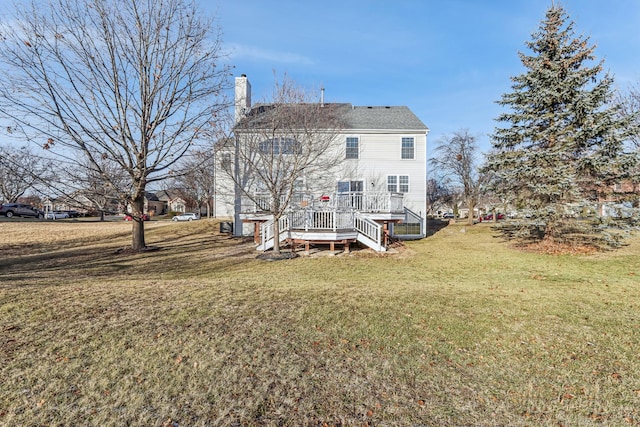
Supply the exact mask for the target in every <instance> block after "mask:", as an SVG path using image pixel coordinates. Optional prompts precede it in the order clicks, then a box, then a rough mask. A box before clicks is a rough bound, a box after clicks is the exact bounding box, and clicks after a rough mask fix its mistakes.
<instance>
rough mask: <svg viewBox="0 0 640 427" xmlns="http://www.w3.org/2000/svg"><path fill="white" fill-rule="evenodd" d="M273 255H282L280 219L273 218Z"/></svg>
mask: <svg viewBox="0 0 640 427" xmlns="http://www.w3.org/2000/svg"><path fill="white" fill-rule="evenodd" d="M273 253H274V254H276V255H280V217H278V218H276V217H274V218H273Z"/></svg>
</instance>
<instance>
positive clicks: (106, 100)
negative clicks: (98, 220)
mask: <svg viewBox="0 0 640 427" xmlns="http://www.w3.org/2000/svg"><path fill="white" fill-rule="evenodd" d="M201 16H202V14H201V13H200V11H199V10H198V9H197V7H196V5H195V3H194V2H190V1H188V0H154V1H142V2H141V1H137V0H51V1H48V2H38V1H36V0H33V1H32V3H31V6H30V7H29V8H24V9H20V10H17V11H16V17H15V19H14V20H12V22H11V25H4V26H2V28H3V34H2V35H3V40H2V42H1V43H0V61H2V62H4V65H5V67H4V68H5V70H6V71H7V72H8V73H9V75H8V76H7V77H6V78H4V79H3V80H2V82H1V83H0V113H1V114H2V115H3V116H4V117H5V118H7V119H10V120H11V121H12V123H11V125H10V126H11V128H12V129H13V130H15V131H20V132H22V134H23V135H24V137H26V138H27V139H28V140H30V141H34V142H36V143H38V144H39V145H41V146H42V147H44V148H45V149H48V150H49V151H51V152H52V153H56V154H57V155H60V156H64V157H65V158H67V159H73V158H82V159H85V158H86V159H88V161H89V162H90V164H91V165H92V166H93V169H94V170H95V171H97V172H98V173H101V167H102V166H101V165H102V162H103V161H105V160H106V161H108V163H109V164H111V163H113V164H116V165H118V167H119V168H121V170H122V173H123V174H125V175H126V176H127V178H128V180H129V184H130V185H129V187H128V188H127V193H125V194H123V197H124V198H125V199H126V201H127V204H128V205H130V206H131V210H132V214H133V215H132V216H133V218H134V221H133V229H132V247H133V249H135V250H139V249H143V248H144V247H145V246H146V244H145V239H144V226H143V222H142V220H141V217H142V214H143V208H144V197H145V189H146V187H147V184H149V183H152V182H155V181H159V180H162V179H165V178H166V177H167V176H170V175H171V173H172V172H175V168H177V165H178V164H177V162H178V160H179V159H180V158H181V157H182V155H183V154H184V153H185V152H187V150H190V149H193V148H194V146H196V145H197V144H198V143H199V141H200V140H201V138H202V137H203V136H204V135H206V134H207V128H208V127H209V126H210V125H211V120H212V119H213V118H215V117H216V115H217V113H218V112H219V111H221V109H223V108H225V107H226V106H225V105H224V102H221V99H222V98H221V94H222V90H223V89H224V85H225V83H226V81H227V77H228V70H227V69H226V67H222V66H220V64H219V60H220V57H221V41H220V37H219V35H218V34H217V33H215V34H213V38H211V37H210V33H211V29H212V22H211V21H208V20H203V19H202V18H201ZM73 151H78V152H80V153H81V154H82V155H81V156H78V155H75V154H72V152H73Z"/></svg>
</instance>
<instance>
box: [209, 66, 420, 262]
mask: <svg viewBox="0 0 640 427" xmlns="http://www.w3.org/2000/svg"><path fill="white" fill-rule="evenodd" d="M235 97H236V104H235V108H236V110H235V112H236V123H237V124H236V135H235V138H233V139H231V140H227V141H226V143H225V144H221V146H220V147H219V149H218V151H217V155H218V164H226V165H227V167H228V166H229V165H232V169H234V170H238V169H239V168H242V167H243V164H242V163H243V162H242V159H243V158H246V154H245V155H242V156H238V155H237V150H238V144H240V145H242V144H246V143H247V142H246V141H247V134H249V133H252V128H251V127H250V126H249V127H247V126H246V122H245V123H244V124H245V126H242V127H241V126H239V125H238V123H243V120H244V121H247V120H253V121H254V122H256V118H257V117H258V118H259V117H260V115H261V114H269V105H268V104H267V105H265V104H259V105H255V106H252V105H251V85H250V84H249V82H248V80H247V78H246V76H244V75H243V76H241V77H237V78H236V93H235ZM319 102H320V103H322V107H324V108H330V109H331V110H332V112H333V113H334V114H335V116H336V117H338V118H339V123H340V126H339V128H334V126H333V125H332V126H331V127H332V129H331V132H333V133H331V132H329V130H327V131H326V132H325V131H324V130H322V129H317V132H318V133H325V134H327V135H328V134H330V135H331V139H332V143H331V147H330V148H329V149H328V150H327V152H326V153H325V154H324V155H325V156H331V157H332V158H333V159H336V160H335V164H334V165H333V166H335V167H331V168H329V167H327V168H326V169H325V170H323V171H322V172H320V173H318V172H317V171H316V172H315V176H306V175H305V176H304V179H301V180H300V196H299V197H294V198H293V199H291V200H292V202H291V203H290V206H289V207H288V209H289V210H288V212H289V213H290V214H291V215H293V216H295V215H298V217H296V218H297V219H295V220H294V219H293V216H291V215H286V218H285V220H283V223H282V226H283V227H285V228H286V230H285V231H284V232H283V233H282V239H286V240H288V241H290V242H304V243H306V244H308V243H309V242H311V241H313V242H320V241H328V242H330V243H331V245H332V246H333V244H332V242H337V243H344V244H345V246H346V247H347V248H348V244H349V243H350V242H354V241H361V242H362V243H365V244H368V245H369V246H371V247H373V248H374V249H376V250H384V249H385V242H386V241H387V240H385V238H386V237H389V236H392V235H394V234H395V235H398V234H401V233H402V234H404V235H411V236H412V237H414V238H415V237H422V236H424V222H423V218H424V216H425V213H426V157H427V134H428V132H429V129H428V128H427V127H426V126H425V125H424V123H422V121H421V120H420V119H419V118H418V117H416V115H415V114H414V113H413V112H412V111H411V110H410V109H409V108H408V107H405V106H354V105H351V104H347V103H344V104H326V105H325V104H324V101H323V100H322V99H321V100H320V101H319ZM241 128H242V131H240V129H241ZM247 129H248V130H247ZM253 133H257V131H256V132H253ZM296 138H303V137H294V138H290V139H292V141H291V142H287V143H285V139H284V138H280V139H278V138H275V139H274V138H270V139H268V140H266V139H265V141H266V142H261V143H260V145H256V147H257V148H256V150H263V149H265V148H269V149H271V150H273V149H274V141H276V148H277V149H279V150H286V149H288V150H297V149H298V148H296V147H298V145H296V144H297V143H296V142H295V141H293V140H294V139H296ZM278 141H279V142H278ZM285 144H288V145H285ZM299 149H300V150H302V148H299ZM228 170H229V168H227V172H228ZM218 175H219V176H220V178H219V179H218V180H217V184H216V203H217V204H216V211H217V214H218V215H219V216H224V215H225V214H227V215H228V216H231V217H234V218H235V221H234V222H235V223H236V224H237V223H239V222H243V223H245V224H253V226H252V227H251V226H249V227H246V228H245V234H248V233H251V232H252V233H253V234H254V235H255V236H256V241H257V243H258V244H259V249H263V250H264V249H267V248H269V247H270V245H269V243H268V240H269V239H273V236H270V235H269V233H268V232H267V231H265V227H269V226H270V225H269V224H268V221H269V214H268V209H267V208H265V205H263V204H261V203H259V200H258V199H257V198H256V197H250V198H247V197H246V196H247V193H248V192H252V191H254V192H255V191H258V189H259V186H257V187H256V188H245V189H244V190H243V189H239V188H238V187H237V186H234V185H233V184H232V183H231V182H230V181H229V180H228V179H224V178H223V176H224V172H222V171H221V172H220V173H218ZM237 181H238V179H236V182H237ZM250 181H251V180H246V186H250V185H251V184H250V183H249V182H250ZM320 182H322V183H323V184H322V185H320V184H319V183H320ZM234 187H235V188H234ZM265 203H268V202H266V201H265ZM314 209H315V210H317V211H318V212H323V214H322V215H320V214H317V213H313V211H314ZM297 211H299V212H298V213H296V212H297ZM302 211H305V213H304V214H302V213H300V212H302ZM326 212H334V213H333V214H326ZM332 215H333V216H332ZM302 216H304V217H305V218H306V219H305V220H304V221H303V220H302V219H301V218H302ZM321 217H322V218H324V220H323V221H325V223H322V224H320V223H319V222H318V221H315V220H314V218H315V219H316V220H317V219H319V218H321ZM329 217H331V218H329ZM338 217H340V219H338ZM361 219H362V220H364V221H367V224H368V222H371V223H372V224H373V226H372V227H373V228H376V230H374V234H373V237H374V238H373V239H371V238H370V237H371V236H369V238H368V240H367V239H366V238H365V237H362V236H358V235H357V234H358V231H357V227H358V225H356V223H357V224H359V226H361V227H364V226H363V224H362V222H361V221H360V220H361ZM287 221H288V222H287ZM301 221H302V222H301ZM314 221H315V222H314ZM326 221H329V222H328V223H327V222H326ZM358 221H360V222H358ZM408 223H409V224H413V225H414V227H413V228H412V229H411V230H412V231H409V232H407V230H406V224H408ZM399 224H403V225H402V226H401V225H399ZM368 225H370V224H368ZM403 227H404V229H403V231H402V232H400V228H403ZM280 229H281V230H282V227H280ZM301 229H303V231H305V232H304V233H303V232H302V231H301ZM339 231H340V233H339ZM312 232H315V235H313V234H312ZM268 236H270V237H268ZM359 237H361V238H359ZM371 240H374V241H375V244H370V243H371Z"/></svg>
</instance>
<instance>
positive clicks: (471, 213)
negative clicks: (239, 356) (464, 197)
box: [467, 203, 476, 225]
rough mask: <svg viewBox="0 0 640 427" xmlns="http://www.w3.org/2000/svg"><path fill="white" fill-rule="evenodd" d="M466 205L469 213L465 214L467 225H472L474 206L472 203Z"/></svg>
mask: <svg viewBox="0 0 640 427" xmlns="http://www.w3.org/2000/svg"><path fill="white" fill-rule="evenodd" d="M467 206H469V215H467V219H468V223H469V225H473V224H474V222H475V219H476V216H475V215H476V214H475V213H474V208H475V207H476V206H475V205H474V204H472V203H467Z"/></svg>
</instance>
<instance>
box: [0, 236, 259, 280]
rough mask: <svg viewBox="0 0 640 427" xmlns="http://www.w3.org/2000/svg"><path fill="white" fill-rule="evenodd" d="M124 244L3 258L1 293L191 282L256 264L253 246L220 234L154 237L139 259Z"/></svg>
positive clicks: (37, 250) (38, 248)
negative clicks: (102, 283) (92, 281)
mask: <svg viewBox="0 0 640 427" xmlns="http://www.w3.org/2000/svg"><path fill="white" fill-rule="evenodd" d="M125 241H126V240H125V239H124V238H116V237H113V238H108V239H105V241H103V242H100V243H99V244H95V245H87V246H81V245H80V244H78V245H77V246H76V245H72V247H69V245H67V247H66V248H61V247H59V246H55V245H52V246H50V247H48V246H47V245H45V244H39V245H34V246H33V247H30V248H29V249H30V251H29V252H30V253H29V254H27V255H15V256H12V255H11V254H5V256H4V257H3V258H2V259H0V282H1V283H2V285H0V287H5V288H6V287H14V286H23V285H38V284H45V283H46V284H57V283H58V284H63V283H68V282H72V281H74V280H86V279H87V277H91V278H97V279H101V278H108V279H109V280H118V279H122V280H130V279H136V280H139V279H144V278H148V279H149V280H155V279H158V278H162V277H166V278H171V279H176V278H180V277H181V276H185V277H186V276H187V274H188V276H189V277H193V276H197V275H201V274H207V273H215V272H217V271H219V270H220V269H222V268H228V267H229V265H231V264H239V263H241V262H242V260H243V259H245V258H255V248H254V246H253V245H252V244H251V243H247V242H246V240H243V239H235V238H232V237H230V236H227V235H220V234H214V235H211V234H210V233H206V234H205V233H200V232H193V233H183V235H179V236H171V237H166V238H164V239H163V238H160V239H158V237H156V238H154V239H151V241H152V243H151V244H150V245H149V246H153V247H155V249H156V250H151V251H142V252H137V253H131V252H130V251H123V250H122V249H123V247H125ZM74 243H75V242H74ZM118 243H120V244H118Z"/></svg>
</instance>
